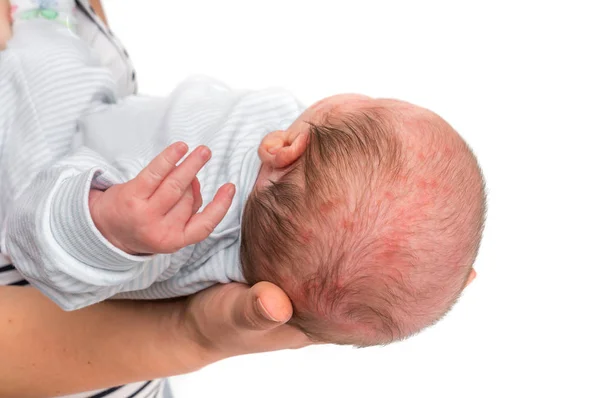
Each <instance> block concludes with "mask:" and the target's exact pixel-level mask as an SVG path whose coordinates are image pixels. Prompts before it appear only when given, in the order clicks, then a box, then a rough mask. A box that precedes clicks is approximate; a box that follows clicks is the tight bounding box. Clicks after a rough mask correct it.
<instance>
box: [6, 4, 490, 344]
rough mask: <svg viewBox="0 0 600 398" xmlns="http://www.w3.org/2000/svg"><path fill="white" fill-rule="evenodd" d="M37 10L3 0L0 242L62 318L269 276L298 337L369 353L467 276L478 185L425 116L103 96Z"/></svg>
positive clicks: (434, 120)
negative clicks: (284, 297)
mask: <svg viewBox="0 0 600 398" xmlns="http://www.w3.org/2000/svg"><path fill="white" fill-rule="evenodd" d="M34 3H36V2H29V1H25V0H23V1H20V2H14V6H16V7H17V8H16V9H15V24H14V36H13V39H12V40H11V41H10V42H9V44H8V47H7V50H5V51H3V52H2V53H0V98H2V102H3V104H2V106H1V107H0V121H1V124H0V150H1V151H2V152H1V153H2V156H1V157H0V173H1V174H0V176H1V177H0V178H1V179H0V191H1V192H0V200H1V202H0V221H1V222H2V235H1V243H2V252H4V253H5V254H8V255H9V256H10V257H11V258H12V261H13V262H14V264H15V266H16V267H17V268H18V269H19V270H20V271H21V272H22V273H23V275H24V276H25V277H26V278H27V279H28V280H29V281H30V282H31V283H32V284H33V285H35V286H36V287H37V288H39V289H40V290H41V291H42V292H43V293H44V294H46V295H47V296H48V297H50V298H51V299H52V300H54V301H55V302H56V303H57V304H58V305H60V306H61V307H62V308H64V309H66V310H74V309H78V308H81V307H84V306H87V305H91V304H93V303H96V302H99V301H102V300H105V299H108V298H130V299H161V298H170V297H178V296H185V295H189V294H192V293H194V292H197V291H199V290H202V289H204V288H207V287H209V286H211V285H213V284H215V283H228V282H231V281H238V282H247V283H250V284H254V283H256V282H259V281H270V282H273V283H275V284H277V285H278V286H280V287H281V288H283V290H284V291H285V292H286V293H287V294H288V295H289V297H290V299H291V300H292V302H293V305H294V317H293V319H292V320H291V323H292V324H293V325H295V326H297V327H298V328H300V329H301V330H303V331H304V332H305V333H307V335H309V336H310V337H312V338H313V339H314V340H316V341H320V342H326V343H336V344H353V345H357V346H368V345H377V344H386V343H389V342H392V341H396V340H400V339H403V338H406V337H408V336H410V335H412V334H414V333H416V332H418V331H419V330H422V329H423V328H425V327H427V326H429V325H431V324H433V323H434V322H436V321H437V320H439V319H440V318H441V317H442V316H443V315H444V314H445V313H446V312H447V311H448V310H449V309H450V308H451V306H452V305H453V303H454V302H455V301H456V300H457V298H458V296H459V295H460V293H461V291H462V290H463V288H464V287H465V286H466V285H467V284H468V283H469V282H470V280H472V278H473V277H474V275H475V273H474V271H473V269H472V264H473V262H474V260H475V257H476V254H477V251H478V247H479V243H480V240H481V234H482V229H483V222H484V215H485V193H484V183H483V178H482V175H481V171H480V169H479V167H478V165H477V161H476V159H475V157H474V156H473V154H472V152H471V151H470V149H469V148H468V146H467V145H466V143H465V142H464V141H463V140H462V139H461V137H460V136H459V135H458V134H457V133H456V132H455V131H454V130H453V129H452V127H451V126H449V125H448V124H447V123H446V122H445V121H444V120H443V119H442V118H440V117H439V116H437V115H436V114H434V113H432V112H430V111H428V110H426V109H423V108H420V107H417V106H415V105H411V104H409V103H406V102H401V101H397V100H391V99H373V98H370V97H367V96H362V95H339V96H334V97H330V98H326V99H324V100H322V101H320V102H318V103H316V104H314V105H312V106H311V107H309V108H308V109H304V108H303V107H302V106H301V105H300V104H299V103H298V101H297V100H296V99H295V98H294V97H293V96H291V95H290V94H289V93H287V92H285V91H283V90H263V91H257V92H244V91H234V90H230V89H228V88H227V87H225V86H223V85H222V84H220V83H218V82H216V81H214V80H210V79H206V78H203V79H192V80H188V81H187V82H185V83H184V84H182V85H181V86H179V87H178V88H177V89H176V90H175V91H174V92H173V94H171V95H170V96H169V97H168V98H144V97H130V98H126V99H123V100H120V101H118V100H116V95H115V87H114V82H113V81H112V79H111V76H110V74H109V72H108V71H107V70H106V69H105V68H103V67H102V66H101V65H99V64H98V61H97V60H96V59H95V57H94V54H92V53H91V51H90V50H89V48H87V47H86V46H85V45H84V44H83V43H82V42H81V41H80V40H79V39H78V38H77V37H76V36H75V35H74V34H73V33H72V31H71V29H72V26H73V21H72V17H71V16H70V14H69V10H70V9H71V8H72V7H71V6H72V4H71V2H70V1H66V0H65V1H61V2H52V1H48V2H44V4H37V5H36V7H34V8H32V7H31V5H32V4H34ZM42 11H43V12H42ZM55 11H56V13H55ZM54 15H55V16H56V18H50V17H51V16H54ZM23 16H26V18H27V19H23ZM182 142H186V143H187V144H188V145H190V146H193V147H197V148H196V149H194V150H193V151H192V152H191V153H189V154H187V156H185V155H186V153H187V150H188V146H186V144H183V143H182ZM165 147H167V149H164V148H165ZM207 147H210V148H211V151H212V158H211V160H210V162H208V163H207V161H208V159H209V157H210V156H211V152H210V151H209V150H208V148H207ZM182 159H184V160H182ZM200 182H202V185H201V187H200ZM225 183H226V184H225ZM231 183H233V184H231ZM234 186H235V189H234ZM234 193H235V194H234ZM213 196H214V200H213V201H212V202H211V203H209V204H204V203H202V197H213Z"/></svg>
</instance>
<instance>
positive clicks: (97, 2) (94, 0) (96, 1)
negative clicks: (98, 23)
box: [90, 0, 108, 25]
mask: <svg viewBox="0 0 600 398" xmlns="http://www.w3.org/2000/svg"><path fill="white" fill-rule="evenodd" d="M90 5H91V6H92V9H93V10H94V12H95V13H96V14H98V16H99V17H100V19H102V21H104V23H105V24H107V25H108V20H107V19H106V14H104V8H102V1H101V0H90Z"/></svg>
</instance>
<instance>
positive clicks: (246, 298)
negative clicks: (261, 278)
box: [232, 282, 293, 331]
mask: <svg viewBox="0 0 600 398" xmlns="http://www.w3.org/2000/svg"><path fill="white" fill-rule="evenodd" d="M232 310H233V314H232V319H233V322H234V325H235V326H236V327H237V328H238V329H242V330H254V331H259V330H263V331H265V330H270V329H273V328H275V327H277V326H279V325H281V324H283V323H286V322H287V321H289V320H290V318H291V317H292V313H293V309H292V303H291V301H290V299H289V298H288V296H287V295H286V294H285V292H284V291H283V290H281V289H280V288H279V287H277V286H276V285H274V284H272V283H269V282H260V283H257V284H256V285H254V286H252V288H251V289H248V290H246V291H245V292H244V293H243V294H240V295H239V296H238V298H237V300H236V302H235V305H234V306H233V309H232Z"/></svg>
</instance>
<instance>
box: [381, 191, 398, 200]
mask: <svg viewBox="0 0 600 398" xmlns="http://www.w3.org/2000/svg"><path fill="white" fill-rule="evenodd" d="M383 197H384V198H386V199H387V200H389V201H390V202H391V201H392V200H394V199H396V195H394V194H393V193H392V192H391V191H386V192H385V193H384V194H383Z"/></svg>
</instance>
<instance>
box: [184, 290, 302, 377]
mask: <svg viewBox="0 0 600 398" xmlns="http://www.w3.org/2000/svg"><path fill="white" fill-rule="evenodd" d="M292 312H293V310H292V304H291V302H290V300H289V298H288V297H287V295H286V294H285V293H284V292H283V290H281V289H280V288H279V287H277V286H275V285H273V284H272V283H269V282H260V283H258V284H256V285H254V286H253V287H249V286H247V285H244V284H239V283H230V284H227V285H218V286H214V287H212V288H210V289H207V290H205V291H203V292H200V293H198V294H197V295H195V296H193V297H190V298H189V299H188V301H187V303H186V306H185V310H184V312H183V318H182V319H183V322H182V324H183V325H185V329H186V331H187V332H186V333H187V335H188V336H189V339H190V341H194V342H196V344H197V345H198V346H199V347H200V349H201V351H202V353H203V355H208V358H210V361H211V362H214V361H218V360H221V359H224V358H228V357H233V356H236V355H244V354H252V353H258V352H267V351H277V350H282V349H295V348H302V347H306V346H308V345H310V344H312V342H311V341H310V340H309V338H308V337H307V336H306V335H305V334H304V333H302V332H301V331H299V330H298V329H296V328H294V327H292V326H289V325H286V324H285V323H286V322H287V321H288V320H289V319H290V318H291V316H292ZM193 355H194V353H193V352H192V358H191V359H190V360H191V361H194V359H193ZM197 358H198V359H199V358H200V356H198V357H197ZM192 367H194V365H192Z"/></svg>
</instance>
